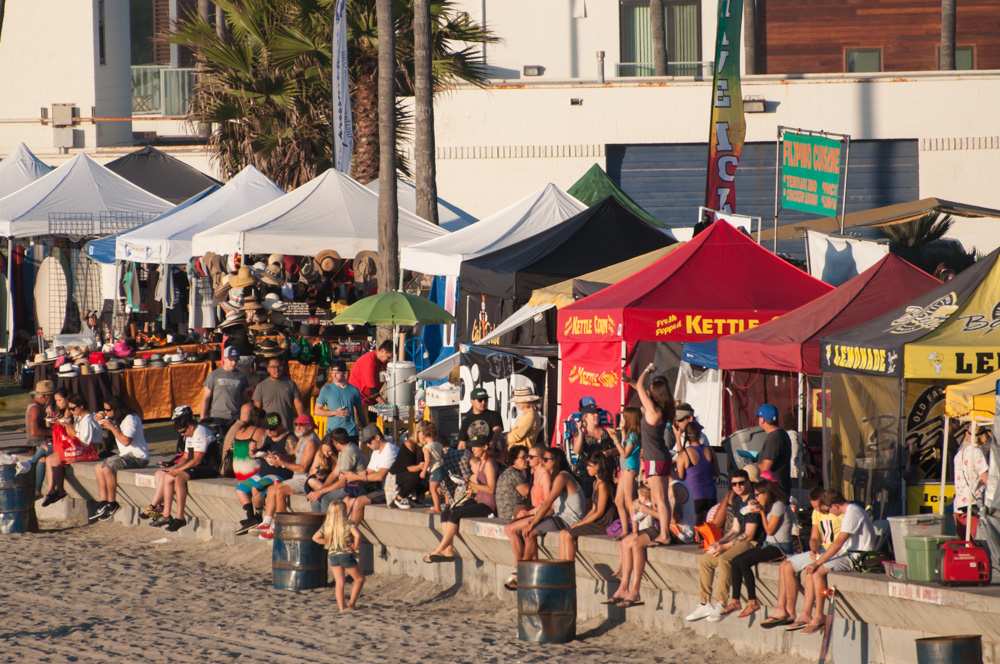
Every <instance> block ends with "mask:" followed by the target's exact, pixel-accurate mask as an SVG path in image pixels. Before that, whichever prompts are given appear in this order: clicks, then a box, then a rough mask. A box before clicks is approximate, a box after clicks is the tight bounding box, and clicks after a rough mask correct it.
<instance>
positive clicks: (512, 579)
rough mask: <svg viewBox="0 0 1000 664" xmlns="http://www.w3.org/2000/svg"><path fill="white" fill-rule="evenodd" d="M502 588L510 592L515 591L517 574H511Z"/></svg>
mask: <svg viewBox="0 0 1000 664" xmlns="http://www.w3.org/2000/svg"><path fill="white" fill-rule="evenodd" d="M503 587H504V588H506V589H507V590H509V591H511V592H514V591H515V590H517V572H513V573H511V575H510V576H508V577H507V580H506V581H504V582H503Z"/></svg>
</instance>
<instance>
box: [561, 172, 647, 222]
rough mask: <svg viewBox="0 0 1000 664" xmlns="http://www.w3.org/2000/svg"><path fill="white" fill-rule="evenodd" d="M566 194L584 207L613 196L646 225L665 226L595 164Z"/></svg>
mask: <svg viewBox="0 0 1000 664" xmlns="http://www.w3.org/2000/svg"><path fill="white" fill-rule="evenodd" d="M567 193H569V195H570V196H573V197H574V198H576V199H577V200H579V201H580V202H582V203H584V204H586V205H596V204H597V203H600V202H601V201H603V200H604V199H605V198H607V197H608V196H614V197H615V198H616V199H618V202H619V203H621V204H622V205H623V206H624V207H625V208H626V209H628V210H629V211H630V212H632V214H634V215H635V216H637V217H639V218H640V219H642V220H643V221H645V222H646V223H648V224H652V225H654V226H656V227H663V226H665V224H664V223H663V222H662V221H660V220H658V219H656V218H655V217H654V216H653V215H651V214H650V213H648V212H646V211H645V210H644V209H642V207H640V206H639V204H638V203H636V202H635V201H634V200H633V199H632V197H631V196H629V195H628V194H626V193H625V192H624V191H622V189H621V187H619V186H618V185H617V184H615V183H614V180H612V179H611V178H610V177H608V174H607V173H605V172H604V169H603V168H601V167H600V166H598V165H597V164H594V165H593V166H591V167H590V168H589V169H587V172H586V173H584V174H583V175H582V176H581V177H580V179H579V180H577V181H576V182H574V183H573V186H572V187H570V188H569V189H567Z"/></svg>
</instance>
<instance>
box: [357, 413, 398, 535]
mask: <svg viewBox="0 0 1000 664" xmlns="http://www.w3.org/2000/svg"><path fill="white" fill-rule="evenodd" d="M361 444H362V445H367V446H368V449H369V450H370V451H371V458H370V459H369V460H368V467H367V468H365V470H362V471H355V472H345V473H344V479H346V480H347V481H348V482H359V483H360V486H361V490H362V491H364V493H361V494H360V495H358V496H357V497H355V498H353V499H352V498H348V499H347V500H348V501H350V504H349V507H350V515H351V516H350V521H351V531H352V533H353V535H354V541H355V542H359V541H361V531H360V530H359V529H358V526H359V525H360V524H361V522H362V521H364V519H365V507H366V506H368V505H377V504H380V503H384V502H385V489H384V488H383V486H382V483H383V482H384V481H385V478H386V476H387V475H388V474H389V469H390V468H392V464H393V462H395V461H396V455H398V454H399V448H398V447H396V446H395V445H393V444H392V443H390V442H389V441H387V440H386V439H385V438H384V437H383V436H382V432H381V431H379V428H378V427H377V426H375V425H374V424H369V425H368V426H366V427H365V428H364V429H362V430H361Z"/></svg>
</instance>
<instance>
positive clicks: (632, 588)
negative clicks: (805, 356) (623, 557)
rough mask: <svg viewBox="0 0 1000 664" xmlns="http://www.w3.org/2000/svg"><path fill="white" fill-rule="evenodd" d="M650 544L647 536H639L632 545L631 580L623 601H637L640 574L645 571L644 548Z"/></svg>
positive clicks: (640, 583)
mask: <svg viewBox="0 0 1000 664" xmlns="http://www.w3.org/2000/svg"><path fill="white" fill-rule="evenodd" d="M650 543H651V540H650V539H649V535H639V536H638V537H636V539H635V541H634V542H633V543H632V547H631V549H632V579H631V583H630V584H629V590H628V593H627V594H626V595H625V599H628V600H633V601H635V600H638V599H639V587H640V586H641V585H642V574H643V572H644V571H645V570H646V547H648V546H649V545H650Z"/></svg>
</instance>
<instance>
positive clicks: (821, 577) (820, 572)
mask: <svg viewBox="0 0 1000 664" xmlns="http://www.w3.org/2000/svg"><path fill="white" fill-rule="evenodd" d="M829 572H830V570H829V569H827V568H826V567H825V566H823V567H818V568H817V569H816V571H815V572H813V574H812V577H813V584H812V585H813V594H814V595H815V602H816V611H815V612H814V613H813V616H812V620H811V621H809V624H810V625H813V626H817V625H821V624H822V623H823V608H824V605H825V604H826V588H827V585H826V575H827V574H828V573H829Z"/></svg>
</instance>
